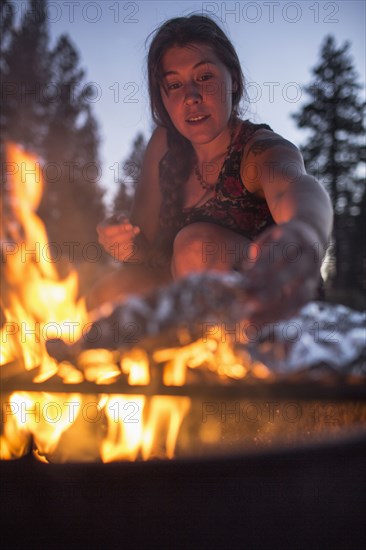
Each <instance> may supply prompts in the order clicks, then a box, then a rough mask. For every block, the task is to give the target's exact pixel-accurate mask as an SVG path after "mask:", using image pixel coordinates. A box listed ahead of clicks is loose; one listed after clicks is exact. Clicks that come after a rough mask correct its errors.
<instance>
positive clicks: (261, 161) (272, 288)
mask: <svg viewBox="0 0 366 550" xmlns="http://www.w3.org/2000/svg"><path fill="white" fill-rule="evenodd" d="M241 169H242V178H243V181H244V182H245V184H246V186H247V188H248V190H249V191H251V192H253V193H256V194H257V195H259V196H262V197H263V198H265V200H266V201H267V204H268V207H269V209H270V211H271V214H272V217H273V219H274V221H275V222H276V224H277V225H276V226H274V227H272V228H269V229H267V230H266V231H264V232H263V233H262V234H261V235H260V236H259V237H258V239H257V240H256V241H255V242H254V243H253V244H252V247H251V251H250V252H251V254H252V258H253V260H252V261H250V260H249V262H247V264H246V265H245V266H244V267H245V268H247V269H249V271H250V270H251V268H253V295H256V294H257V298H258V299H259V301H262V304H261V307H262V310H263V311H262V312H261V314H260V315H259V317H260V316H261V315H262V314H264V313H266V315H264V316H265V317H268V318H269V317H270V316H271V315H272V318H273V316H281V315H283V316H288V315H291V314H292V313H293V312H294V311H295V310H296V309H298V307H299V306H300V305H302V304H303V303H305V302H306V301H308V300H309V299H311V298H313V297H314V292H315V290H316V288H317V285H318V281H319V269H320V265H321V261H322V259H323V257H324V254H325V251H326V248H327V244H328V240H329V237H330V233H331V229H332V219H333V216H332V207H331V203H330V199H329V197H328V195H327V193H326V192H325V190H324V189H323V187H322V186H321V185H320V184H319V183H318V182H317V180H316V179H315V178H313V177H312V176H309V175H308V174H307V173H306V170H305V166H304V162H303V159H302V156H301V154H300V152H299V151H298V149H297V148H296V147H295V146H294V145H293V144H292V143H290V142H289V141H287V140H285V139H284V138H282V137H281V136H279V135H277V134H273V133H272V132H270V131H268V130H263V131H258V132H257V133H256V134H255V136H254V138H252V140H251V141H250V142H249V143H248V144H247V146H246V150H245V151H244V155H243V161H242V166H241ZM254 279H255V281H254ZM257 301H258V300H257ZM257 306H258V304H257ZM261 307H260V308H259V310H260V309H261ZM266 308H267V311H265V309H266ZM276 308H277V309H276ZM267 313H268V315H267Z"/></svg>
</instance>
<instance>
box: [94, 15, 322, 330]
mask: <svg viewBox="0 0 366 550" xmlns="http://www.w3.org/2000/svg"><path fill="white" fill-rule="evenodd" d="M148 79H149V92H150V100H151V111H152V116H153V120H154V121H155V122H156V124H157V128H156V130H155V131H154V133H153V135H152V137H151V139H150V141H149V143H148V146H147V149H146V153H145V156H144V160H143V165H142V171H141V177H140V182H139V185H138V188H137V191H136V197H135V202H134V205H133V208H132V212H131V215H130V218H129V219H127V218H124V219H123V220H121V221H120V222H119V223H116V224H115V225H109V226H108V225H106V224H102V225H100V226H99V227H98V234H99V240H100V242H101V243H102V244H103V246H104V247H105V248H106V250H107V251H108V250H109V251H112V250H113V253H114V254H116V250H119V251H120V254H118V253H117V255H118V258H119V259H120V260H122V261H123V259H124V256H126V249H129V247H131V246H132V247H133V251H134V253H133V254H132V255H130V260H132V261H135V262H136V261H137V260H140V261H142V262H144V265H145V268H144V269H143V270H141V266H140V267H139V268H138V269H139V270H140V272H141V273H144V276H143V277H142V279H141V280H140V281H139V282H140V283H141V288H143V287H144V288H148V287H149V286H151V285H155V284H157V283H158V282H162V281H163V282H167V281H169V279H170V278H173V279H178V278H180V277H184V276H186V275H188V274H189V273H192V272H198V271H205V270H208V269H214V270H219V271H228V270H232V269H240V270H242V271H247V272H248V275H249V281H250V282H249V288H248V290H250V295H251V297H252V300H251V302H252V306H253V308H252V310H253V318H252V320H257V321H265V320H269V319H273V318H276V317H281V316H287V315H291V314H292V313H293V312H295V311H296V309H297V308H298V307H299V306H301V305H302V304H304V303H305V302H306V301H308V300H309V299H311V298H313V297H314V295H315V293H316V288H317V286H318V284H319V272H320V265H321V260H322V258H323V256H324V254H325V250H326V247H327V243H328V239H329V236H330V232H331V225H332V209H331V205H330V201H329V198H328V196H327V194H326V192H325V191H324V190H323V188H322V187H321V186H320V184H319V183H318V182H317V181H316V180H315V179H314V178H313V177H311V176H309V175H307V174H306V171H305V167H304V163H303V159H302V157H301V154H300V153H299V151H298V149H297V148H296V147H295V146H294V145H293V144H292V143H290V142H288V141H287V140H285V139H283V138H282V137H281V136H279V135H278V134H276V133H274V132H273V131H272V130H271V129H270V127H269V126H267V125H263V124H262V125H255V124H252V123H250V122H249V121H248V120H242V119H241V118H240V116H239V114H240V113H239V103H240V100H241V99H242V97H243V94H244V79H243V75H242V71H241V68H240V63H239V60H238V57H237V54H236V52H235V50H234V48H233V46H232V44H231V42H230V41H229V39H228V38H227V37H226V35H225V34H224V33H223V31H222V30H221V29H220V28H219V27H218V25H217V24H216V23H215V22H214V21H213V20H211V19H210V18H209V17H205V16H200V15H192V16H190V17H181V18H175V19H172V20H169V21H167V22H166V23H164V24H163V25H162V26H161V27H160V28H159V29H158V31H157V32H156V34H155V36H154V38H153V40H152V42H151V45H150V49H149V54H148ZM130 250H131V248H130ZM161 258H166V259H167V260H168V263H165V267H164V262H160V264H163V265H162V266H161V265H160V267H156V264H157V263H158V264H159V261H158V260H161ZM146 265H147V267H146ZM153 265H155V268H154V269H153ZM136 269H137V268H136ZM153 272H154V273H155V276H153V277H152V278H151V273H153ZM129 273H130V274H131V273H132V271H131V270H130V271H129ZM130 279H131V280H132V279H134V276H133V275H132V276H131V277H130ZM122 284H123V283H122ZM125 285H127V286H128V284H127V279H126V281H125ZM127 286H125V288H126V289H127ZM133 290H134V289H133ZM284 298H286V299H285V300H284Z"/></svg>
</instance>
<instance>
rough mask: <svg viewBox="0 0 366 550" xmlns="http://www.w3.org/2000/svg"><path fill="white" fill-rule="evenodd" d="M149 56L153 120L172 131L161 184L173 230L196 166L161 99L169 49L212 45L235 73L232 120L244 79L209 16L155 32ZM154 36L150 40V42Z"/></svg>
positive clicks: (166, 222)
mask: <svg viewBox="0 0 366 550" xmlns="http://www.w3.org/2000/svg"><path fill="white" fill-rule="evenodd" d="M152 34H154V37H153V39H152V41H151V44H150V47H149V52H148V56H147V70H148V87H149V94H150V108H151V115H152V118H153V121H154V122H155V123H156V124H157V125H158V126H164V127H165V128H166V129H167V131H168V134H167V135H168V153H167V155H166V156H165V157H164V159H163V162H162V163H161V165H160V184H161V186H162V191H163V193H162V195H163V204H162V208H161V214H160V222H161V224H162V226H163V227H171V226H172V225H174V224H175V223H177V220H178V218H179V214H180V213H181V211H182V206H183V193H182V189H183V184H184V182H185V181H187V179H188V177H189V174H190V173H191V170H192V167H193V163H194V150H193V147H192V145H191V143H190V141H189V140H187V139H186V138H185V137H184V136H182V135H181V134H180V133H179V132H178V131H177V130H176V128H175V126H174V124H173V123H172V121H171V119H170V117H169V115H168V113H167V111H166V109H165V107H164V104H163V100H162V97H161V92H160V90H161V85H162V82H163V76H162V59H163V56H164V55H165V53H166V52H167V50H168V49H170V48H172V47H174V46H178V47H184V46H187V45H189V44H192V43H194V44H206V45H209V46H210V47H211V48H212V50H213V52H214V53H215V55H216V56H217V57H218V59H220V61H221V62H222V63H223V64H224V65H225V66H226V68H227V69H228V71H229V72H230V74H231V78H232V82H233V84H234V83H235V84H236V86H233V91H232V112H231V119H232V120H234V119H235V118H236V117H237V116H238V114H239V104H240V101H241V99H242V97H243V95H244V92H245V87H244V76H243V73H242V70H241V67H240V62H239V58H238V56H237V53H236V51H235V48H234V46H233V45H232V43H231V42H230V40H229V39H228V37H227V36H226V34H225V33H224V32H223V30H222V29H221V28H220V27H219V26H218V24H217V23H216V22H215V21H214V20H213V19H211V18H210V17H208V16H205V15H196V14H195V15H190V16H188V17H176V18H174V19H169V20H168V21H166V22H165V23H163V24H162V25H161V26H160V27H159V28H158V29H156V30H155V31H153V33H152ZM150 36H151V35H149V37H148V38H147V40H149V38H150Z"/></svg>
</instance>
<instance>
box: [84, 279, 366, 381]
mask: <svg viewBox="0 0 366 550" xmlns="http://www.w3.org/2000/svg"><path fill="white" fill-rule="evenodd" d="M246 285H247V278H246V276H245V274H241V273H237V272H231V273H226V274H222V273H217V272H208V273H203V274H193V275H190V276H189V277H186V278H185V279H182V280H180V281H177V282H175V283H173V284H171V285H169V286H167V287H161V288H159V289H157V290H155V291H153V292H151V293H150V294H149V295H147V296H145V297H138V296H134V297H131V298H130V299H129V300H127V301H126V302H124V303H122V304H120V305H116V304H114V305H113V308H112V306H110V315H109V316H107V317H102V318H99V319H98V321H97V322H96V325H97V329H98V331H99V334H100V338H99V339H97V340H94V341H91V342H90V341H86V342H84V343H83V344H82V348H83V349H86V348H93V347H106V348H110V349H116V348H122V349H123V348H128V347H131V346H136V345H137V346H141V347H144V348H145V349H149V348H150V349H151V350H154V349H157V348H158V347H161V346H169V345H174V344H181V345H184V344H186V343H189V342H192V341H194V340H196V339H197V338H200V337H202V327H203V325H204V324H205V323H206V324H207V323H211V326H212V325H213V324H215V323H217V325H219V324H220V325H225V326H230V324H231V325H232V324H233V323H242V322H243V321H244V326H245V302H246V299H247V297H248V294H247V291H246ZM126 329H129V330H126ZM365 342H366V313H365V312H359V311H355V310H352V309H350V308H347V307H345V306H343V305H334V304H328V303H326V302H310V303H308V304H306V305H305V306H304V307H303V308H302V309H301V310H300V311H299V312H298V314H297V315H296V316H294V317H293V318H291V319H286V320H284V321H277V322H273V323H270V324H267V325H263V326H262V327H261V328H260V331H259V333H257V334H256V337H255V339H254V341H253V340H251V339H250V338H249V340H248V341H246V342H244V343H243V342H236V343H235V341H234V345H236V344H237V345H238V347H245V349H246V350H247V351H249V353H250V355H251V356H252V358H253V359H254V360H259V361H261V362H263V363H264V364H265V365H267V367H269V368H270V369H271V370H272V371H273V372H276V373H278V374H290V373H294V372H300V371H304V370H309V369H317V370H319V372H324V370H325V371H331V372H336V373H339V374H348V375H349V374H352V375H353V374H355V375H366V359H365V355H366V352H365ZM77 351H80V343H79V344H78V349H77Z"/></svg>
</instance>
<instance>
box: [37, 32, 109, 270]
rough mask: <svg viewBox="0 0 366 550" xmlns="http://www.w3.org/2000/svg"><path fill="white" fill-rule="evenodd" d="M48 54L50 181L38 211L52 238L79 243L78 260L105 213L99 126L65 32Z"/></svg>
mask: <svg viewBox="0 0 366 550" xmlns="http://www.w3.org/2000/svg"><path fill="white" fill-rule="evenodd" d="M50 59H51V67H52V84H53V88H54V90H55V96H54V101H53V103H52V106H51V109H50V121H49V126H48V132H47V136H46V139H45V142H44V151H45V157H46V159H47V165H46V166H47V171H46V174H47V175H48V178H47V179H48V182H47V189H46V193H45V195H44V198H43V201H42V205H41V210H40V213H41V215H42V218H43V219H44V220H45V221H46V225H47V228H48V231H49V234H50V237H51V240H53V241H56V242H58V243H60V245H61V246H62V243H69V242H78V243H80V244H79V245H77V246H75V248H74V251H75V255H74V258H75V259H76V260H81V259H83V248H84V247H85V246H88V244H89V243H90V242H95V241H96V231H95V226H96V224H97V223H98V222H99V221H101V220H102V219H103V217H104V215H105V211H104V206H103V203H102V191H101V189H100V188H99V186H98V180H99V177H100V166H99V161H98V145H99V140H98V130H97V124H96V121H95V119H94V117H93V115H92V113H91V109H90V104H89V102H88V93H89V88H88V86H87V85H86V84H84V71H83V70H81V69H80V67H79V56H78V53H77V51H76V49H75V48H74V46H73V45H72V44H71V42H70V40H69V38H68V37H67V36H64V35H63V36H61V37H60V38H59V40H58V42H57V44H56V46H55V48H54V50H53V51H52V52H51V54H50ZM69 247H70V245H69V244H66V245H65V244H64V248H65V249H69ZM84 259H85V258H84Z"/></svg>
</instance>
